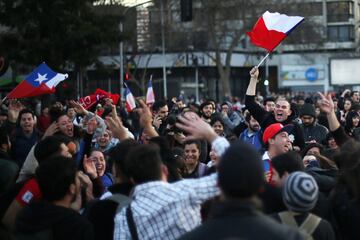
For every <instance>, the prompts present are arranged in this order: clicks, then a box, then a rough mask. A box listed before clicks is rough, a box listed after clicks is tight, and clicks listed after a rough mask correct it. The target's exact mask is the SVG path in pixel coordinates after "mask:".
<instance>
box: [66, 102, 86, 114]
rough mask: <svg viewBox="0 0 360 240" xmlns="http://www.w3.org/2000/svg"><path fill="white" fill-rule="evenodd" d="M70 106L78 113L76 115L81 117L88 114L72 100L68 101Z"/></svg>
mask: <svg viewBox="0 0 360 240" xmlns="http://www.w3.org/2000/svg"><path fill="white" fill-rule="evenodd" d="M70 105H71V106H72V107H73V108H75V111H76V112H77V113H78V114H83V115H86V114H87V113H88V111H87V110H86V109H85V108H84V107H83V106H82V105H81V104H80V103H79V102H76V101H74V100H71V101H70Z"/></svg>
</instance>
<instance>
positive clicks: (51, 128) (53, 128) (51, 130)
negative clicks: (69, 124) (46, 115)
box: [42, 122, 59, 139]
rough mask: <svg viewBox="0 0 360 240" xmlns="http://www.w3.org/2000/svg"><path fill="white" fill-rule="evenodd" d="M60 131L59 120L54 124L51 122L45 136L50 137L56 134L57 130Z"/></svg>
mask: <svg viewBox="0 0 360 240" xmlns="http://www.w3.org/2000/svg"><path fill="white" fill-rule="evenodd" d="M58 131H59V124H58V123H57V122H53V123H52V124H50V126H49V127H48V128H47V129H46V131H45V133H44V135H43V138H42V139H44V138H46V137H49V136H52V135H54V134H55V133H56V132H58Z"/></svg>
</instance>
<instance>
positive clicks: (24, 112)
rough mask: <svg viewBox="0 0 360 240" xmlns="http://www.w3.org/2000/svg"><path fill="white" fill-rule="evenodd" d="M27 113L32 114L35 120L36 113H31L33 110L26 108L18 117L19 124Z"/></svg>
mask: <svg viewBox="0 0 360 240" xmlns="http://www.w3.org/2000/svg"><path fill="white" fill-rule="evenodd" d="M26 113H30V114H31V116H32V117H33V118H35V114H34V112H33V111H31V110H30V109H28V108H25V109H23V110H21V111H20V113H19V117H18V120H19V122H20V120H21V117H22V115H23V114H26Z"/></svg>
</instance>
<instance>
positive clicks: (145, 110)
mask: <svg viewBox="0 0 360 240" xmlns="http://www.w3.org/2000/svg"><path fill="white" fill-rule="evenodd" d="M139 103H140V107H139V108H137V109H135V110H134V111H136V112H137V113H138V114H139V116H140V119H139V122H140V125H141V126H142V127H143V128H144V131H145V133H146V134H147V135H148V136H149V137H156V136H159V134H158V133H157V132H156V131H155V129H154V127H153V126H152V122H153V117H152V114H151V111H150V108H149V107H148V106H147V105H146V104H145V102H144V100H142V99H140V100H139Z"/></svg>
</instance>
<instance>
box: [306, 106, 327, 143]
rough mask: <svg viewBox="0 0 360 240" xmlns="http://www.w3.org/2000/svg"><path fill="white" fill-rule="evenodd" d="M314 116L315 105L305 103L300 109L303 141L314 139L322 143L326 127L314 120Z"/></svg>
mask: <svg viewBox="0 0 360 240" xmlns="http://www.w3.org/2000/svg"><path fill="white" fill-rule="evenodd" d="M315 116H316V114H315V107H314V106H313V105H312V104H310V103H305V104H304V105H303V107H302V108H301V110H300V118H301V121H302V124H300V128H301V130H302V132H303V135H304V139H305V142H310V141H314V140H315V141H316V142H317V143H322V142H323V141H324V140H325V138H326V135H327V134H328V132H329V131H328V129H327V128H326V127H324V126H323V125H320V124H318V123H317V122H316V119H315Z"/></svg>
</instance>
